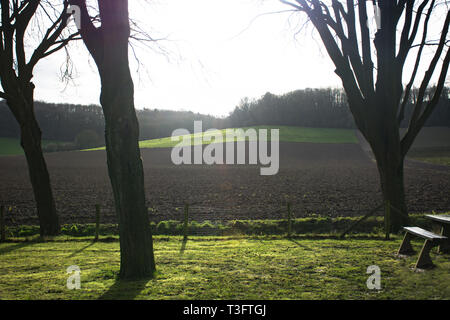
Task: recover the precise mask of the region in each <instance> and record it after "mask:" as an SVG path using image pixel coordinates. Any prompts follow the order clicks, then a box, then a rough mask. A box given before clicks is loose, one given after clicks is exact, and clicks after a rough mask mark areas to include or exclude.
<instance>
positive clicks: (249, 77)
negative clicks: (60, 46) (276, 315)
mask: <svg viewBox="0 0 450 320" xmlns="http://www.w3.org/2000/svg"><path fill="white" fill-rule="evenodd" d="M143 3H144V2H143V1H141V0H139V1H137V0H132V1H130V15H131V17H132V18H133V19H135V20H136V21H137V22H139V23H140V25H141V26H142V28H143V29H145V30H149V32H150V33H151V35H152V36H153V37H155V38H159V37H164V38H167V39H169V40H168V41H161V42H159V45H160V46H161V47H163V48H164V49H165V50H167V51H168V52H169V53H168V54H163V53H161V52H159V50H158V49H157V48H156V47H155V49H154V50H151V49H148V48H147V49H145V48H138V49H137V56H138V59H139V61H140V62H141V65H140V68H139V71H138V70H137V63H136V60H135V59H134V58H133V57H132V54H131V53H130V55H131V71H132V74H133V78H134V84H135V102H136V108H159V109H171V110H191V111H194V112H200V113H206V114H212V115H219V116H220V115H227V114H228V113H229V112H230V111H232V110H233V109H234V107H235V106H236V105H237V104H238V103H239V101H240V100H241V99H242V98H244V97H250V98H258V97H260V96H262V95H263V94H264V93H266V92H267V91H270V92H272V93H276V94H281V93H286V92H289V91H292V90H296V89H301V88H306V87H314V88H315V87H329V86H331V87H340V86H341V82H340V80H339V78H338V77H337V76H336V75H335V74H334V72H333V70H334V67H333V65H332V63H331V61H330V59H329V57H328V56H327V54H326V52H325V50H324V49H323V47H322V46H321V44H320V40H319V39H318V38H317V35H316V36H315V38H314V37H312V35H313V34H314V33H313V32H312V29H311V28H309V29H308V30H306V31H303V32H301V33H300V34H297V35H296V33H297V31H298V29H299V23H301V19H299V18H298V15H297V16H296V17H292V15H291V13H277V14H265V13H270V12H278V11H283V10H287V9H289V7H287V6H285V5H283V4H281V3H279V2H278V1H275V0H265V1H262V0H226V1H224V0H189V1H186V0H165V1H163V0H160V1H148V4H143ZM372 22H373V21H372ZM70 52H71V56H72V59H73V61H74V66H75V73H74V75H75V77H74V80H73V81H72V82H70V83H69V84H65V83H63V82H61V81H60V79H59V77H58V75H59V73H60V68H61V67H62V65H63V64H64V59H65V55H64V53H63V52H61V53H59V54H56V55H53V56H51V57H49V58H47V59H46V60H44V61H41V62H40V63H39V64H38V66H37V67H36V69H35V80H34V81H35V83H36V91H35V98H36V99H38V100H44V101H48V102H68V103H80V104H91V103H94V104H98V103H99V94H100V85H99V79H98V75H97V73H96V67H95V64H94V62H93V60H92V59H90V57H89V55H88V53H87V51H86V49H85V48H84V45H83V43H81V42H80V43H77V44H73V45H71V47H70Z"/></svg>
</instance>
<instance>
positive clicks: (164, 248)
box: [0, 237, 450, 299]
mask: <svg viewBox="0 0 450 320" xmlns="http://www.w3.org/2000/svg"><path fill="white" fill-rule="evenodd" d="M400 241H401V239H400V237H395V238H394V240H391V241H384V240H381V239H380V240H377V239H373V240H357V239H347V240H333V239H323V240H312V239H292V240H288V239H284V238H281V237H270V238H269V237H237V238H236V237H235V238H230V237H214V238H211V237H209V238H208V237H195V238H190V239H189V240H188V241H187V243H186V244H185V248H184V251H181V248H182V238H181V237H155V241H154V246H155V258H156V263H157V274H156V275H155V277H154V279H147V280H142V281H118V280H117V279H116V276H117V274H118V271H119V262H120V254H119V243H118V242H117V241H114V242H96V243H93V242H90V241H80V240H78V241H76V240H74V239H66V238H62V237H60V238H58V239H55V240H54V241H49V242H15V243H4V244H0V256H1V258H0V299H101V298H104V299H449V298H450V287H449V286H448V284H449V283H450V257H449V256H448V255H436V254H434V253H433V254H432V259H433V261H434V262H435V264H436V265H437V267H436V268H435V269H432V270H429V271H425V272H413V271H412V270H411V267H412V266H413V265H414V262H415V260H416V259H417V255H415V256H411V257H408V258H396V257H395V255H394V254H395V252H396V250H397V249H398V247H399V244H400ZM420 244H421V242H413V245H414V246H415V247H416V248H419V246H420ZM71 265H77V266H79V268H80V269H81V289H80V290H68V289H67V288H66V281H67V277H68V275H67V273H66V269H67V268H68V267H69V266H71ZM370 265H378V266H379V267H380V269H381V287H382V288H381V290H380V291H378V290H375V291H373V290H369V289H367V287H366V281H367V279H368V277H369V275H368V274H366V270H367V267H368V266H370Z"/></svg>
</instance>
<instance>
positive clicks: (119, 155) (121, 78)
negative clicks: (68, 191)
mask: <svg viewBox="0 0 450 320" xmlns="http://www.w3.org/2000/svg"><path fill="white" fill-rule="evenodd" d="M120 64H123V61H122V62H121V63H120ZM116 65H117V64H116ZM107 69H110V70H116V72H114V73H116V74H115V76H114V77H106V79H105V77H102V78H103V79H105V80H104V81H102V93H101V104H102V106H103V110H104V111H105V120H106V125H105V139H106V150H107V160H108V170H109V177H110V180H111V184H112V188H113V192H114V199H115V207H116V213H117V216H118V220H119V233H120V253H121V256H120V277H121V278H142V277H146V276H151V275H152V274H153V272H154V270H155V261H154V256H153V242H152V235H151V230H150V224H149V219H148V212H147V208H146V206H145V193H144V175H143V166H142V160H141V156H140V150H139V145H138V137H139V128H138V122H137V118H136V114H135V110H134V104H133V84H132V81H131V77H130V75H129V74H128V75H127V74H126V72H124V68H123V67H121V68H119V69H122V70H117V68H116V69H114V68H113V67H112V66H111V68H109V67H107Z"/></svg>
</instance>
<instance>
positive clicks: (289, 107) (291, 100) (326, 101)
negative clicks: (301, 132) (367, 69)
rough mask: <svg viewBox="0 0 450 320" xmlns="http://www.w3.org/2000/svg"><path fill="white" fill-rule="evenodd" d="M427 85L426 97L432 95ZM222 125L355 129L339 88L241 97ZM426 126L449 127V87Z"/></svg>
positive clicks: (408, 114) (409, 109) (410, 107)
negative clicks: (252, 97)
mask: <svg viewBox="0 0 450 320" xmlns="http://www.w3.org/2000/svg"><path fill="white" fill-rule="evenodd" d="M434 90H435V88H429V89H427V91H426V96H430V95H432V94H433V91H434ZM418 91H419V89H417V88H415V89H413V90H412V94H411V97H410V101H408V103H407V105H406V107H405V117H404V119H403V121H402V122H401V123H400V127H402V128H406V127H407V126H408V121H409V119H411V116H412V114H413V106H414V99H415V97H417V95H418ZM224 125H225V126H229V127H244V126H251V125H287V126H304V127H317V128H356V125H355V121H354V118H353V115H352V113H351V111H350V108H349V106H348V103H347V97H346V95H345V92H344V91H343V90H341V89H331V88H327V89H304V90H296V91H293V92H289V93H286V94H283V95H274V94H271V93H269V92H268V93H266V94H265V95H264V96H263V97H261V98H260V99H253V100H251V99H249V98H245V99H242V101H241V102H240V104H239V105H238V106H237V107H236V108H235V109H234V111H233V112H232V113H231V114H230V115H229V117H228V118H226V119H224ZM425 126H448V127H450V88H448V87H446V88H444V89H443V90H442V93H441V99H440V100H439V102H438V104H437V105H436V108H435V110H434V111H433V113H432V114H431V115H430V117H429V118H428V119H427V121H426V122H425Z"/></svg>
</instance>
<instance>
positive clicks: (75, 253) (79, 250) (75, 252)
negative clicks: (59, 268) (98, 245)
mask: <svg viewBox="0 0 450 320" xmlns="http://www.w3.org/2000/svg"><path fill="white" fill-rule="evenodd" d="M94 244H95V241H93V242H91V243H89V244H88V245H87V246H84V247H83V248H81V249H78V250H76V251H74V252H72V253H71V254H70V256H68V257H67V258H72V257H74V256H76V255H77V254H79V253H80V252H83V251H84V250H86V249H87V248H89V247H90V246H92V245H94Z"/></svg>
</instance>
